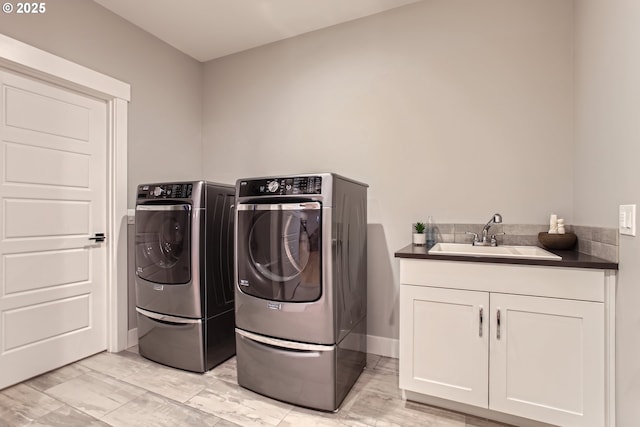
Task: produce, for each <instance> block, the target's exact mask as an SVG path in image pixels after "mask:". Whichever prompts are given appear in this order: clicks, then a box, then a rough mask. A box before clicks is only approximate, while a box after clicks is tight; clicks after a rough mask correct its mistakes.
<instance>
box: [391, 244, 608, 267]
mask: <svg viewBox="0 0 640 427" xmlns="http://www.w3.org/2000/svg"><path fill="white" fill-rule="evenodd" d="M547 250H548V251H549V252H552V253H554V254H556V255H559V256H561V257H562V259H561V260H551V259H533V258H499V257H489V256H464V255H429V254H428V253H427V247H426V246H415V245H408V246H405V247H404V248H402V249H400V250H399V251H397V252H396V253H395V257H396V258H412V259H432V260H439V261H464V262H489V263H494V264H524V265H544V266H550V267H572V268H596V269H601V270H617V269H618V263H617V262H612V261H607V260H606V259H602V258H597V257H594V256H591V255H587V254H583V253H581V252H576V251H556V250H549V249H547Z"/></svg>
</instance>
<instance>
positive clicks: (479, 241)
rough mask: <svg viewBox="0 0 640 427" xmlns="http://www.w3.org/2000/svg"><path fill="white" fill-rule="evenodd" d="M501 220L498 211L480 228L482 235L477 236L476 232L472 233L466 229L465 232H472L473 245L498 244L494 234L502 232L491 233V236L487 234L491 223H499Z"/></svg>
mask: <svg viewBox="0 0 640 427" xmlns="http://www.w3.org/2000/svg"><path fill="white" fill-rule="evenodd" d="M501 222H502V215H500V214H499V213H495V214H493V216H492V217H491V219H490V220H489V221H488V222H487V223H486V224H485V225H484V227H483V228H482V237H479V236H478V234H477V233H472V232H470V231H467V232H466V234H473V243H472V244H473V246H498V240H497V239H496V236H497V235H499V234H504V233H497V234H492V235H491V238H489V237H488V235H489V228H491V225H492V224H500V223H501Z"/></svg>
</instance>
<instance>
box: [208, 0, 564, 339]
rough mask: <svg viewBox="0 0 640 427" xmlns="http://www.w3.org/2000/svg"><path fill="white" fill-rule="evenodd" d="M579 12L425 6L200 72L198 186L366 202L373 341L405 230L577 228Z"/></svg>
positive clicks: (388, 301)
mask: <svg viewBox="0 0 640 427" xmlns="http://www.w3.org/2000/svg"><path fill="white" fill-rule="evenodd" d="M572 36H573V33H572V2H571V1H569V0H536V1H528V0H527V1H512V0H484V1H482V2H476V1H468V0H432V1H427V2H420V3H416V4H413V5H409V6H405V7H402V8H398V9H394V10H392V11H389V12H386V13H383V14H379V15H375V16H371V17H368V18H363V19H360V20H357V21H354V22H351V23H347V24H344V25H339V26H335V27H331V28H328V29H324V30H320V31H316V32H313V33H309V34H306V35H303V36H300V37H296V38H293V39H289V40H285V41H282V42H278V43H274V44H271V45H267V46H264V47H261V48H256V49H253V50H249V51H246V52H243V53H239V54H235V55H231V56H228V57H224V58H221V59H218V60H214V61H210V62H208V63H206V64H205V72H204V75H205V76H204V84H205V86H204V87H205V90H204V116H203V122H204V128H203V129H204V130H203V153H204V154H203V159H204V165H203V171H204V174H205V176H206V177H207V178H210V179H213V180H219V181H223V182H231V181H234V180H235V179H236V178H238V177H249V176H256V175H269V174H288V173H300V172H317V171H334V172H337V173H340V174H343V175H346V176H348V177H351V178H354V179H357V180H360V181H364V182H366V183H368V184H369V185H370V188H369V224H370V225H369V232H370V233H369V266H370V270H369V313H371V314H372V315H371V316H370V317H369V325H368V326H369V334H371V335H376V336H380V337H387V338H394V339H395V338H397V337H398V313H397V310H398V303H397V293H398V272H397V265H398V263H397V261H396V260H395V259H394V258H393V253H394V252H395V251H396V250H398V249H400V248H401V247H403V246H405V245H406V244H408V243H409V242H410V238H411V224H412V223H414V222H415V221H417V220H426V218H427V216H428V215H433V216H434V218H435V220H436V222H457V223H480V222H485V221H487V220H488V219H489V218H490V216H491V215H492V214H493V213H494V212H500V213H502V215H503V217H504V220H505V222H508V223H512V224H527V223H533V224H544V223H547V222H548V215H549V214H550V213H552V212H555V213H557V214H559V215H560V216H561V217H564V218H565V219H566V220H567V222H568V223H571V219H572V217H571V214H572V203H573V201H572V194H573V187H572V181H573V169H572V165H573V158H572V156H573V146H572V125H571V123H572V112H571V111H572V59H571V58H572Z"/></svg>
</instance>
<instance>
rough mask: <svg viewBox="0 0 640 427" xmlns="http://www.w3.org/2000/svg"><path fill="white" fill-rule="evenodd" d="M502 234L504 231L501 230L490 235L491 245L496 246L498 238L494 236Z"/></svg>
mask: <svg viewBox="0 0 640 427" xmlns="http://www.w3.org/2000/svg"><path fill="white" fill-rule="evenodd" d="M502 234H505V233H504V232H502V233H496V234H492V235H491V246H498V239H496V236H500V235H502Z"/></svg>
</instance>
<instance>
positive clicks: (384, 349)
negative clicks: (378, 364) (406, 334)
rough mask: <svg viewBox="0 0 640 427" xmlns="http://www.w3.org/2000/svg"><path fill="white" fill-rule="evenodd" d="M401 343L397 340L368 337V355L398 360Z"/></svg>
mask: <svg viewBox="0 0 640 427" xmlns="http://www.w3.org/2000/svg"><path fill="white" fill-rule="evenodd" d="M399 348H400V342H399V341H398V340H397V339H393V338H386V337H378V336H375V335H367V353H373V354H378V355H380V356H386V357H392V358H394V359H397V358H398V356H399V353H400V352H399Z"/></svg>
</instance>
